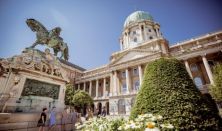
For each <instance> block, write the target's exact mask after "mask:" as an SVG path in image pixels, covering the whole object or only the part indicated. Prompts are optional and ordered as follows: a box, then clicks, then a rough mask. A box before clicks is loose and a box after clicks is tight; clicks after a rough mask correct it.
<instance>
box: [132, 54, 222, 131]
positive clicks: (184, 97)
mask: <svg viewBox="0 0 222 131" xmlns="http://www.w3.org/2000/svg"><path fill="white" fill-rule="evenodd" d="M142 113H152V114H159V115H162V116H163V118H164V119H163V121H164V122H166V123H168V122H169V123H171V124H173V125H174V126H175V128H176V129H177V130H220V129H221V128H222V120H221V118H220V116H219V115H218V112H215V111H214V109H213V106H211V105H209V104H208V102H207V100H206V99H205V98H204V96H203V95H202V94H201V93H200V91H199V90H198V89H197V88H196V87H195V85H194V83H193V81H192V79H191V78H190V77H189V74H188V73H187V71H186V69H185V67H184V65H183V63H181V62H180V61H178V60H176V59H170V58H161V59H159V60H156V61H154V62H151V63H150V64H148V65H147V67H146V70H145V75H144V78H143V83H142V86H141V89H140V91H139V93H138V95H137V97H136V102H135V104H134V106H133V108H132V111H131V115H130V118H131V119H133V118H135V117H137V115H139V114H142Z"/></svg>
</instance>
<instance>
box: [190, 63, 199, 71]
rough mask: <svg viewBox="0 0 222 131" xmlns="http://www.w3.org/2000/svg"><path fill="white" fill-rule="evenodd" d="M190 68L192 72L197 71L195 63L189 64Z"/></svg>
mask: <svg viewBox="0 0 222 131" xmlns="http://www.w3.org/2000/svg"><path fill="white" fill-rule="evenodd" d="M190 70H191V71H192V72H197V71H198V67H197V65H196V64H191V65H190Z"/></svg>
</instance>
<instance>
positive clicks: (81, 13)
mask: <svg viewBox="0 0 222 131" xmlns="http://www.w3.org/2000/svg"><path fill="white" fill-rule="evenodd" d="M221 5H222V1H221V0H218V1H217V0H0V18H1V19H0V20H1V21H0V57H1V58H6V57H11V56H13V55H18V54H20V53H21V51H22V50H23V49H24V48H26V47H28V46H30V45H31V44H32V43H33V42H34V41H35V33H34V32H32V31H31V30H30V29H29V28H28V27H27V25H26V24H25V20H26V19H27V18H35V19H37V20H38V21H40V22H41V23H43V25H45V27H46V28H47V29H48V30H50V29H52V28H54V27H57V26H59V27H61V28H62V33H61V36H62V37H63V39H64V41H65V42H66V43H68V46H69V49H70V60H69V61H70V62H72V63H74V64H77V65H79V66H81V67H83V68H86V69H91V68H95V67H98V66H101V65H104V64H107V63H108V62H109V57H110V55H111V54H112V53H113V52H116V51H119V50H120V47H119V41H118V39H119V36H120V34H121V31H122V28H123V23H124V21H125V19H126V17H127V16H128V15H130V14H131V13H132V12H134V11H136V10H142V11H146V12H149V13H150V14H151V15H152V16H153V17H154V20H155V21H156V22H158V23H159V24H160V25H161V31H162V33H163V35H164V37H165V38H166V39H167V40H169V42H170V44H171V45H172V44H174V43H176V42H179V41H182V40H185V39H190V38H192V37H195V36H198V35H202V34H206V33H209V32H213V31H218V30H221V29H222V8H221ZM37 48H39V49H42V50H43V49H44V48H45V47H43V46H37Z"/></svg>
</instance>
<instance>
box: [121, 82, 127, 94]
mask: <svg viewBox="0 0 222 131" xmlns="http://www.w3.org/2000/svg"><path fill="white" fill-rule="evenodd" d="M126 91H127V88H126V83H123V86H122V93H126Z"/></svg>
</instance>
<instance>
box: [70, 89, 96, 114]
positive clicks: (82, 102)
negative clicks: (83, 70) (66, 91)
mask: <svg viewBox="0 0 222 131" xmlns="http://www.w3.org/2000/svg"><path fill="white" fill-rule="evenodd" d="M71 103H72V105H73V106H74V107H75V108H76V109H77V110H80V109H83V108H84V107H85V106H90V105H92V104H93V99H92V97H91V96H90V95H89V94H88V93H87V92H85V91H82V90H77V91H76V92H75V94H74V96H73V98H72V102H71Z"/></svg>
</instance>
